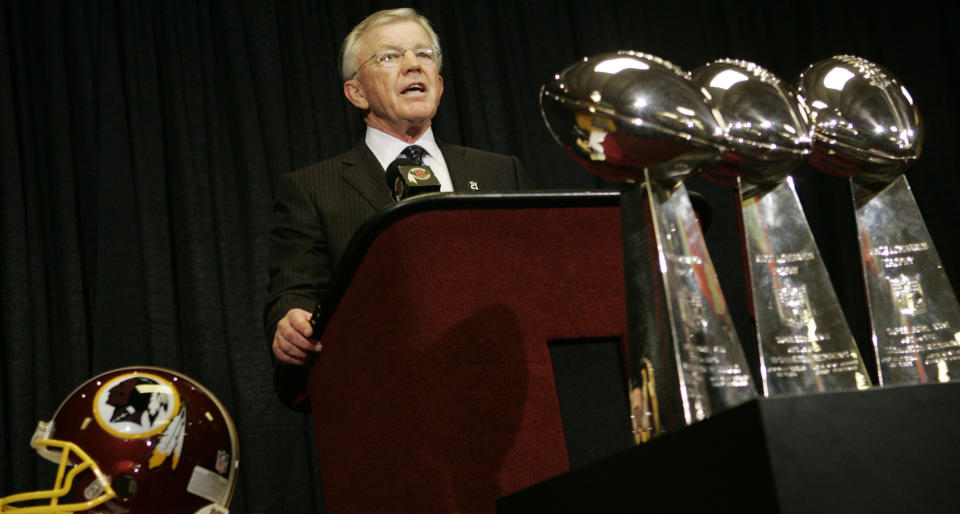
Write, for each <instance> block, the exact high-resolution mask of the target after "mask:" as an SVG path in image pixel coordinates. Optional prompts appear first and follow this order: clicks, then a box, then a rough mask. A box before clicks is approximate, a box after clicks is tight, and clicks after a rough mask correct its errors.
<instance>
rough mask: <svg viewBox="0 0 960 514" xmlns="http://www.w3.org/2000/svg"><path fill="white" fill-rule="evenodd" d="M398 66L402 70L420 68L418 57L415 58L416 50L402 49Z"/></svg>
mask: <svg viewBox="0 0 960 514" xmlns="http://www.w3.org/2000/svg"><path fill="white" fill-rule="evenodd" d="M408 56H409V57H408ZM400 66H401V68H402V69H403V71H404V72H407V71H410V70H419V69H421V68H422V66H421V65H420V59H419V58H417V52H416V50H410V49H407V50H404V51H403V54H401V55H400Z"/></svg>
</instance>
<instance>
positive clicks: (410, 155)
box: [400, 145, 427, 165]
mask: <svg viewBox="0 0 960 514" xmlns="http://www.w3.org/2000/svg"><path fill="white" fill-rule="evenodd" d="M426 154H427V151H426V150H424V149H423V147H422V146H419V145H410V146H408V147H406V148H404V149H403V151H402V152H400V155H401V156H402V157H406V158H407V159H410V160H411V161H413V162H415V163H417V164H421V165H422V164H423V156H424V155H426Z"/></svg>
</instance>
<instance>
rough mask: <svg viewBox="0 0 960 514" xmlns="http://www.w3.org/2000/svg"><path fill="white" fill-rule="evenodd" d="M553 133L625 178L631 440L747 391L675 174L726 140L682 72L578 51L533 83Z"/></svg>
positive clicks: (750, 393)
mask: <svg viewBox="0 0 960 514" xmlns="http://www.w3.org/2000/svg"><path fill="white" fill-rule="evenodd" d="M540 104H541V109H542V113H543V116H544V119H545V121H546V123H547V126H548V127H549V129H550V131H551V132H552V134H553V136H554V138H556V140H557V141H558V142H559V143H560V145H561V146H563V147H564V148H565V149H566V150H567V152H568V153H569V154H570V155H571V156H573V158H574V159H575V160H576V161H577V162H578V163H580V164H581V165H582V166H584V167H585V168H586V169H588V170H590V171H591V172H593V173H595V174H597V175H599V176H601V177H604V178H607V179H611V180H616V181H620V182H622V187H621V200H620V201H621V216H622V224H623V240H624V269H625V272H626V294H627V298H626V300H627V309H628V312H627V323H628V327H627V350H628V351H627V354H628V367H629V379H630V384H629V388H630V395H629V397H630V399H631V409H632V419H633V423H634V434H635V436H636V440H637V441H638V442H640V441H645V440H648V439H649V438H650V437H652V436H654V435H657V434H658V433H660V432H661V431H671V430H675V429H677V428H680V427H682V426H684V425H688V424H691V423H694V422H695V421H698V420H702V419H704V418H706V417H708V416H710V415H711V414H712V413H714V412H716V411H719V410H723V409H726V408H728V407H732V406H734V405H737V404H740V403H742V402H745V401H747V400H750V399H752V398H754V397H755V395H756V392H755V389H754V386H753V382H752V379H751V377H750V373H749V369H748V367H747V365H746V361H745V359H744V357H743V349H742V348H741V347H740V344H739V341H738V339H737V335H736V332H735V331H734V328H733V323H732V321H731V319H730V314H729V312H728V311H727V306H726V302H725V300H724V298H723V293H722V292H721V290H720V286H719V283H718V281H717V276H716V272H715V271H714V268H713V263H712V261H711V260H710V255H709V253H708V252H707V247H706V244H705V242H704V239H703V233H702V231H701V228H700V224H699V222H698V220H697V217H696V214H695V213H694V210H693V207H692V204H691V202H690V198H689V196H688V195H687V191H686V188H685V187H684V185H683V182H682V181H683V179H684V178H685V177H686V176H688V175H689V174H690V173H691V172H692V171H694V170H695V169H696V168H697V167H699V166H701V165H703V164H704V163H707V162H710V161H712V160H715V159H717V158H718V157H719V155H720V153H721V152H722V151H723V127H722V126H721V123H720V121H719V120H718V119H717V117H716V116H715V113H714V111H713V110H712V109H711V107H710V106H709V105H708V104H707V102H706V99H705V98H704V97H703V95H702V94H701V92H700V91H698V90H697V89H696V88H694V87H692V85H691V84H690V82H689V80H688V79H687V78H686V75H685V73H684V72H682V71H681V70H679V69H678V68H677V67H675V66H674V65H672V64H670V63H669V62H667V61H664V60H662V59H660V58H658V57H654V56H652V55H648V54H641V53H635V52H618V53H611V54H604V55H599V56H596V57H593V58H589V59H584V60H583V61H582V62H579V63H576V64H574V65H572V66H570V67H568V68H567V69H565V70H564V71H562V72H561V73H559V74H557V75H556V76H555V77H554V79H553V80H551V81H550V82H548V83H547V84H546V85H545V86H544V87H543V89H542V90H541V93H540Z"/></svg>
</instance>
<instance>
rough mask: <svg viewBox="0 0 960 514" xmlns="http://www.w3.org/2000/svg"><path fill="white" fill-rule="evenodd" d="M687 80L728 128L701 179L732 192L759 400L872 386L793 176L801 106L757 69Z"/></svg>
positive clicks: (708, 68) (805, 141) (802, 144)
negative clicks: (722, 150)
mask: <svg viewBox="0 0 960 514" xmlns="http://www.w3.org/2000/svg"><path fill="white" fill-rule="evenodd" d="M691 79H692V81H693V84H694V85H695V86H697V87H700V88H701V89H702V90H703V91H704V93H705V94H706V95H707V97H708V98H709V99H710V102H711V104H712V105H713V106H714V107H716V109H717V110H718V111H719V112H720V116H721V117H722V118H723V122H724V125H725V127H726V139H727V144H728V151H727V153H726V154H725V155H724V156H723V158H722V159H721V160H720V161H718V162H716V163H713V164H711V165H710V166H708V167H707V168H706V170H705V173H706V174H707V176H708V177H709V178H713V179H714V180H718V181H720V182H725V183H733V181H734V180H735V181H736V184H737V185H738V190H739V191H738V192H739V199H740V202H739V203H740V221H741V225H740V226H741V230H742V236H743V243H744V252H745V256H744V257H745V258H746V260H747V263H748V266H747V267H748V269H749V285H750V292H751V297H752V303H753V314H754V318H755V320H756V327H757V340H758V342H759V347H760V374H761V378H762V382H763V393H764V395H765V396H776V395H780V394H788V393H816V392H824V391H839V390H848V389H858V388H859V389H863V388H866V387H869V386H870V379H869V377H868V375H867V372H866V368H865V367H864V365H863V360H862V359H861V358H860V352H859V351H858V350H857V345H856V342H855V341H854V339H853V335H852V333H851V332H850V327H849V326H848V325H847V321H846V318H845V317H844V315H843V310H842V309H841V308H840V303H839V301H838V300H837V295H836V292H834V290H833V285H832V284H831V283H830V277H829V276H828V275H827V269H826V267H825V266H824V264H823V261H822V259H821V258H820V251H819V250H818V249H817V245H816V242H815V241H814V239H813V234H812V233H811V232H810V227H809V226H808V225H807V220H806V218H805V217H804V215H803V209H802V207H801V206H800V201H799V199H798V198H797V193H796V190H795V189H794V185H793V178H792V177H790V175H789V173H790V172H791V171H792V170H793V169H795V168H796V167H797V166H798V165H799V164H801V163H802V162H804V161H806V160H807V158H808V156H809V154H810V152H811V148H812V145H813V139H812V137H813V126H812V125H811V124H810V123H809V120H808V117H807V113H806V110H805V108H804V107H803V106H802V105H801V104H800V103H799V102H798V101H797V99H796V97H795V95H794V94H793V92H792V91H790V90H789V89H788V88H787V87H786V86H784V85H783V83H782V82H781V81H780V79H778V78H777V77H776V76H774V75H773V74H771V73H770V72H768V71H767V70H765V69H763V68H761V67H760V66H757V65H756V64H753V63H749V62H744V61H734V60H726V59H725V60H720V61H715V62H712V63H710V64H707V65H705V66H702V67H700V68H698V69H696V70H694V71H693V73H692V75H691Z"/></svg>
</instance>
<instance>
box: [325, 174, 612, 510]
mask: <svg viewBox="0 0 960 514" xmlns="http://www.w3.org/2000/svg"><path fill="white" fill-rule="evenodd" d="M621 246H622V243H621V232H620V211H619V207H618V203H617V195H616V194H615V193H590V194H587V193H549V194H548V193H544V194H536V193H533V194H530V193H525V194H510V195H470V196H462V195H433V196H428V197H422V198H417V199H413V200H409V201H406V202H401V203H399V204H397V205H395V206H394V207H392V208H391V209H388V210H387V211H384V212H383V213H381V214H380V215H378V217H377V218H375V219H373V220H371V221H370V222H369V223H368V224H367V225H365V227H364V229H363V230H362V231H361V233H359V234H358V236H357V238H355V240H354V242H353V243H352V244H351V249H350V250H349V251H348V257H346V258H345V260H344V263H343V266H342V267H341V269H339V270H338V273H337V279H336V283H335V284H334V286H333V288H332V290H331V292H330V296H329V298H328V300H326V301H325V303H324V307H325V312H326V313H328V315H329V318H328V319H325V320H321V326H322V335H321V340H322V341H323V342H324V350H323V353H322V354H321V355H320V358H319V359H318V360H317V361H316V362H315V364H314V365H313V367H312V370H311V372H310V377H309V385H308V392H309V402H310V405H311V410H312V413H313V419H314V424H315V429H316V434H317V445H318V455H319V461H320V466H321V470H322V473H323V475H322V479H323V483H324V497H325V499H326V504H327V508H328V510H329V512H429V511H462V512H485V511H486V512H492V511H493V510H494V507H495V503H494V502H495V501H496V499H497V498H498V497H501V496H504V495H506V494H510V493H512V492H515V491H517V490H520V489H523V488H525V487H528V486H531V485H533V484H536V483H538V482H540V481H543V480H545V479H548V478H550V477H553V476H556V475H558V474H560V473H562V472H564V471H567V470H568V469H569V460H568V456H567V450H566V447H565V441H564V433H563V428H562V424H561V412H560V407H559V404H558V399H557V391H556V387H555V383H554V375H553V370H552V367H551V360H550V353H549V351H548V342H551V341H556V340H577V339H590V338H603V337H615V338H618V337H620V336H621V335H622V334H623V332H624V328H625V323H626V322H625V306H624V294H623V281H624V280H623V257H622V249H621ZM624 414H625V415H626V412H624Z"/></svg>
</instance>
